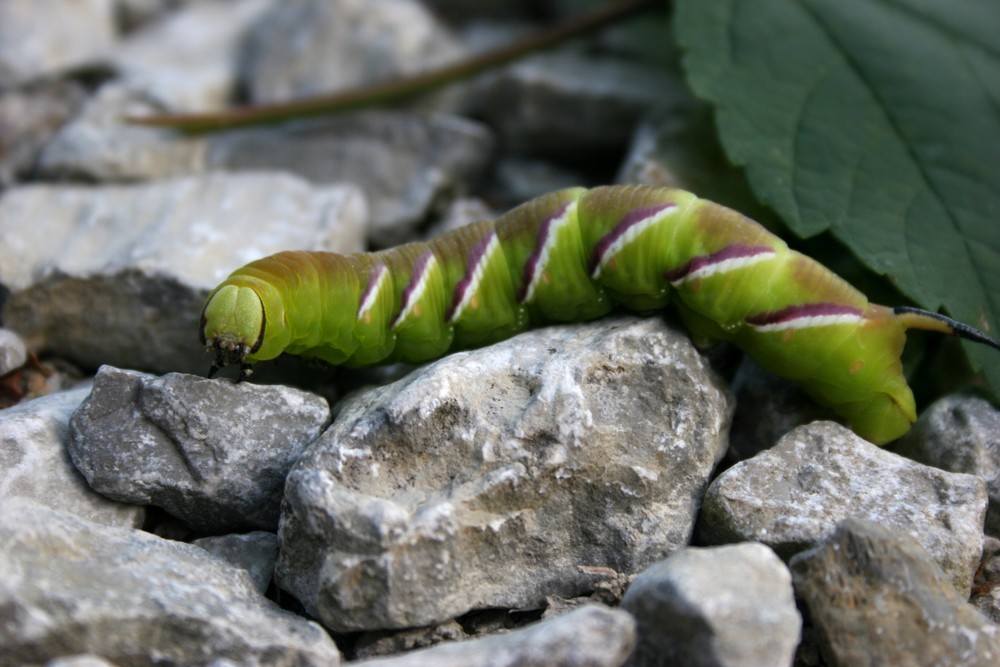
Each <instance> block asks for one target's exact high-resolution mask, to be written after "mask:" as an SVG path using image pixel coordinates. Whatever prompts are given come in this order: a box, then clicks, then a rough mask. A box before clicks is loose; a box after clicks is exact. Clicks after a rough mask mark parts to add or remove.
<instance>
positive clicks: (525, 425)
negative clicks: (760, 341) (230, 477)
mask: <svg viewBox="0 0 1000 667" xmlns="http://www.w3.org/2000/svg"><path fill="white" fill-rule="evenodd" d="M730 407H731V404H730V402H729V398H728V394H727V393H726V391H725V389H724V387H723V386H722V385H721V384H720V383H719V381H718V380H717V378H716V377H715V376H714V374H713V373H712V372H711V371H710V369H709V367H708V364H707V362H706V361H705V359H704V358H702V357H701V356H700V355H699V354H698V353H697V352H696V351H695V350H694V348H693V346H692V345H691V341H690V339H689V338H688V337H687V336H685V335H684V334H682V333H680V332H677V331H674V330H671V329H669V328H667V327H665V326H664V324H663V322H662V321H661V320H658V319H653V318H650V319H636V318H609V319H605V320H602V321H600V322H595V323H589V324H582V325H576V326H562V327H550V328H547V329H541V330H537V331H533V332H528V333H525V334H521V335H519V336H517V337H515V338H513V339H511V340H508V341H505V342H502V343H498V344H496V345H493V346H491V347H488V348H484V349H481V350H475V351H472V352H467V353H458V354H453V355H450V356H448V357H446V358H444V359H442V360H440V361H438V362H436V363H434V364H432V365H430V366H427V367H425V368H423V369H421V370H418V371H416V372H414V373H412V374H411V375H409V376H407V377H406V378H403V379H402V380H400V381H398V382H396V383H394V384H392V385H389V386H387V387H383V388H380V389H376V390H374V391H369V392H366V393H364V394H361V395H358V396H356V397H355V398H354V399H353V400H350V401H349V402H348V403H347V405H345V406H344V407H343V409H342V411H341V412H340V413H339V415H338V417H337V420H336V422H335V423H334V425H333V426H332V427H331V428H330V429H329V430H328V431H327V432H326V433H325V434H324V435H323V437H322V438H321V439H320V440H318V441H317V442H316V443H315V444H314V445H313V446H311V447H310V448H309V450H308V451H307V453H306V454H305V455H304V456H303V457H302V458H301V459H300V460H299V462H298V463H297V464H296V466H295V468H294V469H293V470H292V472H291V473H290V474H289V477H288V481H287V483H286V487H285V503H284V505H283V508H282V519H281V528H280V533H279V534H280V537H281V545H282V546H281V553H280V556H279V562H278V570H277V573H276V576H277V580H278V583H279V585H280V586H281V587H282V588H284V589H286V590H288V591H289V592H291V593H293V594H294V595H295V596H296V597H297V598H298V599H299V600H300V601H301V602H302V603H303V605H305V607H306V609H308V610H309V611H310V613H312V614H313V615H315V616H316V617H318V618H319V619H321V621H322V622H323V623H324V624H325V625H327V626H328V627H330V628H331V629H335V630H337V631H350V630H364V629H380V628H402V627H410V626H417V625H428V624H431V623H436V622H441V621H444V620H447V619H448V618H451V617H453V616H456V615H459V614H462V613H464V612H467V611H469V610H472V609H481V608H522V609H523V608H538V607H541V606H543V605H544V604H545V600H546V598H547V597H548V596H557V597H563V598H572V597H576V596H579V595H582V594H587V593H589V592H591V591H593V590H594V585H595V577H598V576H603V577H606V576H607V574H606V573H607V571H608V570H609V569H610V570H612V571H614V572H620V573H624V574H626V575H628V574H634V573H636V572H638V571H639V570H641V569H642V568H644V567H646V566H647V565H649V564H650V563H653V562H656V561H657V560H659V559H661V558H663V557H664V556H665V555H666V554H668V553H670V552H671V551H673V550H675V549H677V548H679V547H681V546H683V545H685V544H686V543H687V542H688V539H689V538H690V534H691V529H692V525H693V521H694V518H695V515H696V513H697V508H698V505H699V502H700V498H701V495H702V493H703V490H704V488H705V485H706V484H707V480H708V476H709V475H710V474H711V471H712V468H713V467H714V465H715V463H716V462H717V461H718V459H719V457H721V456H722V454H723V452H724V451H725V445H726V429H727V424H728V419H729V414H730ZM595 572H598V573H603V574H600V575H598V574H595Z"/></svg>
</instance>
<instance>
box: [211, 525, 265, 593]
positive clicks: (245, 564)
mask: <svg viewBox="0 0 1000 667" xmlns="http://www.w3.org/2000/svg"><path fill="white" fill-rule="evenodd" d="M192 544H194V545H195V546H199V547H201V548H202V549H204V550H205V551H207V552H208V553H210V554H213V555H215V556H218V557H219V558H221V559H223V560H225V561H228V562H229V563H231V564H233V565H235V566H236V567H241V568H243V569H244V570H246V571H247V572H249V573H250V577H251V578H252V579H253V583H254V585H255V586H256V587H257V590H258V591H260V592H261V594H263V593H265V592H266V591H267V587H268V586H269V585H270V583H271V579H272V578H273V576H274V563H275V561H277V560H278V536H277V535H275V534H274V533H268V532H265V531H262V530H256V531H254V532H252V533H243V534H232V535H218V536H213V537H202V538H201V539H197V540H194V541H193V542H192Z"/></svg>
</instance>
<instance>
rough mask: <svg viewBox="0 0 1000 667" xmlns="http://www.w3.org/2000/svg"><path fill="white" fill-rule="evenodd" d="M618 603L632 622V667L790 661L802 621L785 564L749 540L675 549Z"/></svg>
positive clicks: (736, 666)
mask: <svg viewBox="0 0 1000 667" xmlns="http://www.w3.org/2000/svg"><path fill="white" fill-rule="evenodd" d="M622 608H623V609H624V610H625V611H628V612H629V613H631V614H632V616H634V617H635V619H636V621H637V622H638V636H639V644H638V646H637V647H636V650H635V653H633V655H632V657H631V659H630V660H629V663H628V664H629V665H631V666H633V667H661V666H664V667H665V666H666V665H689V666H691V667H697V666H702V665H703V666H705V667H710V666H717V667H724V666H732V667H754V666H759V667H779V666H780V665H791V664H792V660H793V658H794V656H795V647H796V646H797V645H798V641H799V630H800V628H801V626H802V619H801V618H800V616H799V612H798V610H796V608H795V598H794V595H793V594H792V577H791V574H789V572H788V568H786V567H785V564H784V563H782V562H781V560H780V559H779V558H778V557H777V556H776V555H775V554H774V552H773V551H771V550H770V549H768V548H767V547H765V546H764V545H762V544H755V543H743V544H737V545H733V546H725V547H712V548H696V547H689V548H687V549H682V550H681V551H678V552H677V553H674V554H672V555H671V556H670V557H669V558H667V559H666V560H663V561H660V562H659V563H656V564H655V565H653V566H651V567H649V568H647V569H646V570H645V571H644V572H643V573H642V574H640V575H639V576H638V577H637V578H636V579H635V581H633V582H632V585H631V586H629V589H628V592H627V593H626V594H625V598H624V599H623V600H622Z"/></svg>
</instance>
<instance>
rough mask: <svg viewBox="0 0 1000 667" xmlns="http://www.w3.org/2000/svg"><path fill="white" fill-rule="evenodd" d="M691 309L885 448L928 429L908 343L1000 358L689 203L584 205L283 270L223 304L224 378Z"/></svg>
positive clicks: (213, 323)
mask: <svg viewBox="0 0 1000 667" xmlns="http://www.w3.org/2000/svg"><path fill="white" fill-rule="evenodd" d="M669 302H673V303H675V304H676V305H677V307H678V309H679V311H680V314H681V317H682V318H683V320H684V322H685V324H687V326H688V327H689V328H690V329H691V331H692V333H694V334H695V335H697V336H700V337H704V338H712V339H722V340H728V341H731V342H733V343H734V344H736V345H737V346H739V347H740V348H742V349H743V350H745V351H746V352H747V353H748V354H750V356H751V357H753V358H754V359H755V360H756V361H757V362H758V363H759V364H760V365H761V366H763V367H764V368H766V369H767V370H770V371H771V372H773V373H775V374H777V375H782V376H784V377H787V378H789V379H791V380H793V381H795V382H797V383H798V384H799V385H800V386H801V387H802V388H803V389H804V390H805V391H807V392H808V393H809V394H811V395H812V396H813V397H814V398H815V399H816V400H817V401H819V402H820V403H822V404H824V405H827V406H829V407H831V408H832V409H834V410H835V411H836V412H837V413H838V414H840V415H841V416H842V417H843V418H844V419H845V421H846V422H847V424H848V425H849V426H850V427H851V428H853V429H854V430H855V431H856V432H857V433H858V434H859V435H862V436H863V437H866V438H868V439H869V440H871V441H872V442H876V443H879V444H881V443H884V442H887V441H889V440H892V439H894V438H896V437H899V436H900V435H902V434H903V433H905V432H906V431H907V430H908V429H909V427H910V424H911V423H912V422H913V421H914V420H915V419H916V410H915V406H914V401H913V395H912V393H911V391H910V388H909V386H908V385H907V383H906V380H905V378H904V376H903V372H902V365H901V363H900V354H901V352H902V348H903V345H904V343H905V339H906V335H905V330H906V329H907V328H922V329H930V330H936V331H942V332H945V333H949V334H954V335H960V336H963V337H966V338H970V339H973V340H977V341H979V342H982V343H986V344H988V345H992V346H994V347H1000V346H998V344H997V342H996V341H994V340H993V339H991V338H989V337H988V336H986V335H985V334H982V333H981V332H979V331H976V330H975V329H972V328H971V327H968V326H966V325H963V324H960V323H957V322H954V321H953V320H949V319H948V318H944V317H942V316H939V315H935V314H933V313H927V312H925V311H920V310H918V309H913V308H906V307H901V308H896V309H891V308H886V307H884V306H878V305H875V304H870V303H869V302H868V300H867V298H866V297H865V296H864V295H863V294H862V293H861V292H859V291H858V290H856V289H854V288H853V287H852V286H851V285H850V284H848V283H847V282H845V281H844V280H842V279H840V278H839V277H838V276H836V275H835V274H834V273H832V272H831V271H829V270H828V269H826V268H825V267H823V266H822V265H820V264H819V263H817V262H815V261H814V260H812V259H810V258H808V257H806V256H804V255H801V254H799V253H798V252H795V251H793V250H791V249H789V248H788V246H787V244H785V242H784V241H782V240H781V239H780V238H778V237H777V236H775V235H773V234H771V233H770V232H768V231H767V230H766V229H764V228H763V227H762V226H761V225H759V224H758V223H756V222H754V221H753V220H750V219H749V218H747V217H745V216H743V215H741V214H740V213H737V212H736V211H733V210H731V209H728V208H725V207H723V206H720V205H718V204H714V203H712V202H709V201H707V200H703V199H698V198H697V197H696V196H695V195H693V194H691V193H688V192H684V191H681V190H672V189H666V188H659V187H653V186H606V187H599V188H594V189H591V190H586V189H583V188H570V189H566V190H561V191H558V192H554V193H551V194H548V195H544V196H542V197H538V198H536V199H534V200H531V201H529V202H527V203H525V204H522V205H521V206H519V207H517V208H515V209H513V210H511V211H509V212H508V213H506V214H504V215H502V216H500V217H499V218H498V219H496V220H494V221H487V222H479V223H475V224H472V225H469V226H467V227H464V228H462V229H459V230H456V231H453V232H450V233H448V234H444V235H442V236H440V237H438V238H435V239H433V240H431V241H429V242H426V243H410V244H406V245H403V246H399V247H397V248H392V249H389V250H383V251H380V252H376V253H359V254H354V255H338V254H334V253H320V252H283V253H278V254H276V255H272V256H271V257H266V258H264V259H260V260H257V261H255V262H252V263H250V264H248V265H246V266H244V267H242V268H240V269H237V270H236V271H235V272H233V274H232V275H230V276H229V278H227V279H226V280H225V281H224V282H223V283H222V284H221V285H220V286H219V287H217V288H216V289H215V290H214V291H213V292H212V293H211V294H210V295H209V297H208V300H207V302H206V305H205V309H204V311H203V314H202V323H201V336H202V341H203V343H205V344H206V345H208V346H209V347H210V348H211V349H213V350H214V351H215V354H216V360H215V364H214V365H213V370H212V372H214V371H215V370H217V369H218V368H220V367H222V366H225V365H227V364H234V363H239V364H240V365H241V369H242V371H241V376H240V377H241V379H242V378H244V377H246V376H247V375H248V374H249V371H250V365H251V364H252V363H254V362H256V361H261V360H265V359H272V358H274V357H276V356H278V355H279V354H282V353H288V354H299V355H304V356H309V357H317V358H320V359H323V360H324V361H327V362H329V363H332V364H347V365H352V366H363V365H368V364H375V363H380V362H387V361H407V362H422V361H427V360H430V359H434V358H437V357H440V356H442V355H444V354H446V353H447V352H448V351H450V350H454V349H459V348H468V347H475V346H481V345H486V344H489V343H492V342H495V341H499V340H503V339H505V338H508V337H510V336H513V335H514V334H516V333H518V332H520V331H524V330H525V329H527V328H529V327H531V326H537V325H541V324H545V323H553V322H572V321H582V320H589V319H593V318H596V317H600V316H602V315H605V314H606V313H608V312H609V311H610V310H611V309H612V308H613V307H614V305H615V304H618V305H621V306H624V307H626V308H630V309H632V310H636V311H639V312H650V311H656V310H659V309H662V308H664V307H665V306H667V304H668V303H669Z"/></svg>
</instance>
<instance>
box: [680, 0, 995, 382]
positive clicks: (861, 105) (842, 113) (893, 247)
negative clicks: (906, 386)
mask: <svg viewBox="0 0 1000 667" xmlns="http://www.w3.org/2000/svg"><path fill="white" fill-rule="evenodd" d="M675 29H676V36H677V40H678V42H679V43H680V44H681V47H682V48H683V49H684V51H685V55H684V67H685V69H686V71H687V74H688V78H689V81H690V83H691V85H692V87H693V88H694V90H695V92H696V93H697V94H698V95H699V96H701V97H704V98H706V99H708V100H709V101H711V102H712V103H713V104H715V105H716V123H717V125H718V130H719V134H720V139H721V141H722V144H723V147H724V148H725V150H726V152H727V154H728V155H729V157H730V159H731V160H732V161H733V162H734V163H736V164H738V165H743V166H745V167H746V169H747V177H748V179H749V181H750V185H751V187H752V188H753V190H754V192H755V193H756V194H757V196H758V197H760V199H761V200H762V201H763V202H764V203H765V204H768V205H769V206H771V207H773V208H774V209H775V210H776V211H777V212H778V214H779V215H780V216H781V217H782V219H783V220H784V221H785V222H786V224H787V225H788V226H789V227H790V228H791V229H792V230H793V231H794V232H795V233H797V234H799V235H801V236H803V237H808V236H813V235H816V234H818V233H820V232H822V231H825V230H829V231H830V232H831V233H832V234H833V235H834V236H836V237H837V238H838V239H840V240H841V241H842V242H843V243H844V244H845V245H846V246H847V247H848V248H850V249H851V250H852V251H853V252H854V253H855V254H856V255H857V257H858V258H859V259H860V260H861V261H862V262H863V263H864V264H866V265H867V266H869V267H870V268H872V269H873V270H874V271H876V272H878V273H880V274H883V275H885V276H887V277H888V278H889V279H890V280H891V281H892V282H893V283H894V285H895V286H896V287H897V288H898V289H899V290H900V291H901V292H902V293H904V294H905V295H907V296H908V297H910V298H912V299H913V300H914V301H915V302H916V303H918V304H919V305H920V306H922V307H924V308H927V309H930V310H937V309H939V308H942V307H943V308H944V309H945V310H947V311H948V312H949V314H951V315H952V316H953V317H956V318H957V319H960V320H962V321H965V322H968V323H969V324H972V325H973V326H976V327H979V328H981V329H984V330H987V331H989V332H990V333H991V334H992V335H994V336H996V335H997V332H998V331H1000V3H998V2H997V0H948V1H947V2H945V1H944V0H864V1H862V0H677V2H676V15H675ZM967 350H968V352H969V353H970V356H971V357H972V361H973V364H974V365H975V366H977V367H979V368H981V369H983V370H984V372H985V373H986V376H987V378H988V380H989V381H990V384H991V385H992V386H993V388H994V389H995V390H1000V356H998V354H997V352H996V350H991V349H989V348H986V347H984V346H977V345H970V346H968V347H967Z"/></svg>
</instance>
